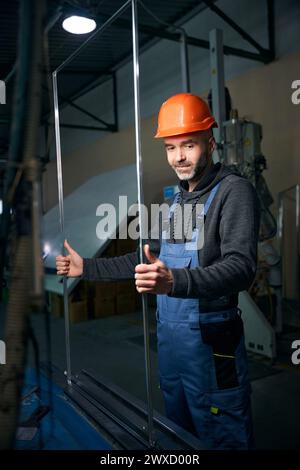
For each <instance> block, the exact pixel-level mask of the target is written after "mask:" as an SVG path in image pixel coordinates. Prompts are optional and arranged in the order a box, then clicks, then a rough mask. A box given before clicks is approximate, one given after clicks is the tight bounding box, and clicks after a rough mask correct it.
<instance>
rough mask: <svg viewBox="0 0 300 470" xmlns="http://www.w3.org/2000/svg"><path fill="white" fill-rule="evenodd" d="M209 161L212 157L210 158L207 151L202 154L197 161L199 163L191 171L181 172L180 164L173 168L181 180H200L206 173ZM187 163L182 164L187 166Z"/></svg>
mask: <svg viewBox="0 0 300 470" xmlns="http://www.w3.org/2000/svg"><path fill="white" fill-rule="evenodd" d="M209 162H210V158H209V155H208V152H207V151H206V152H204V153H203V154H202V155H201V158H200V159H199V161H198V162H197V164H196V165H195V166H194V168H193V169H192V171H191V172H190V173H181V172H180V165H177V166H176V167H173V169H174V171H175V173H176V175H177V176H178V178H179V179H180V180H181V181H193V180H199V179H200V178H201V177H202V175H203V174H204V172H205V170H206V168H207V166H208V164H209ZM187 164H188V163H187V162H186V163H185V165H182V166H183V167H184V166H187ZM178 170H179V171H178Z"/></svg>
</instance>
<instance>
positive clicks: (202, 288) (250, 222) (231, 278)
mask: <svg viewBox="0 0 300 470" xmlns="http://www.w3.org/2000/svg"><path fill="white" fill-rule="evenodd" d="M218 182H220V186H219V189H218V191H217V193H216V195H215V198H214V199H213V202H212V204H211V206H210V209H209V211H208V213H207V215H206V218H205V224H204V241H205V242H204V245H203V248H202V249H200V250H199V251H198V257H199V267H197V268H192V269H189V268H178V269H172V274H173V278H174V283H173V289H172V292H171V293H170V294H169V295H170V296H173V297H181V298H199V307H200V309H201V311H208V312H209V311H217V310H222V309H225V308H230V307H233V306H236V305H237V303H238V293H239V292H240V291H242V290H245V289H247V288H249V286H250V285H251V283H252V281H253V279H254V276H255V272H256V262H257V242H258V232H259V221H260V207H259V199H258V196H257V193H256V190H255V188H254V187H253V185H252V184H251V183H250V181H248V180H247V179H246V178H244V177H242V176H240V175H239V173H237V172H235V171H234V170H232V169H230V168H228V167H226V166H224V165H221V164H220V163H217V164H215V165H213V166H212V168H211V170H210V172H209V173H208V174H207V175H206V177H205V178H204V180H203V181H201V182H200V183H199V185H198V186H197V187H196V188H195V190H194V191H192V192H188V190H187V187H186V183H185V182H181V183H180V191H181V200H182V203H183V204H187V203H192V202H193V200H194V199H195V198H198V202H199V203H202V204H204V203H205V201H206V200H207V198H208V196H209V193H210V190H211V189H212V188H213V187H214V186H215V184H216V183H218ZM158 230H161V227H160V225H159V226H158ZM160 235H161V233H160ZM147 242H148V243H149V244H150V249H151V252H152V253H153V254H154V255H156V256H159V252H160V240H159V237H158V239H157V237H156V238H155V239H152V238H149V240H148V241H147ZM173 242H174V241H173ZM175 242H176V241H175ZM137 264H139V255H138V252H133V253H128V254H127V255H124V256H119V257H114V258H92V259H84V263H83V276H82V277H83V279H86V280H119V279H132V278H134V274H135V266H136V265H137Z"/></svg>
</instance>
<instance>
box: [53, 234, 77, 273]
mask: <svg viewBox="0 0 300 470" xmlns="http://www.w3.org/2000/svg"><path fill="white" fill-rule="evenodd" d="M64 247H65V248H66V250H67V251H68V253H69V255H68V256H57V257H56V269H57V274H58V275H62V276H68V277H78V276H81V274H82V272H83V259H82V258H81V256H80V255H79V254H78V253H77V252H76V251H75V250H73V248H71V247H70V245H69V243H68V242H67V240H65V243H64Z"/></svg>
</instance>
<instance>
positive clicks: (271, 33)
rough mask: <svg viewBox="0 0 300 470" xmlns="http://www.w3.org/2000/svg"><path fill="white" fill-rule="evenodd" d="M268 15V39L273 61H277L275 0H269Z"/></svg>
mask: <svg viewBox="0 0 300 470" xmlns="http://www.w3.org/2000/svg"><path fill="white" fill-rule="evenodd" d="M267 14H268V38H269V50H270V55H271V57H272V60H274V59H275V55H276V52H275V11H274V0H267Z"/></svg>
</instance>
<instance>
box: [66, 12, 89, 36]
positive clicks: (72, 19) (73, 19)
mask: <svg viewBox="0 0 300 470" xmlns="http://www.w3.org/2000/svg"><path fill="white" fill-rule="evenodd" d="M96 26H97V24H96V21H95V20H92V19H91V18H87V17H85V16H75V15H74V16H69V17H68V18H66V19H65V20H64V21H63V24H62V27H63V28H64V29H65V30H66V31H68V33H73V34H86V33H90V32H91V31H94V29H95V28H96Z"/></svg>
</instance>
